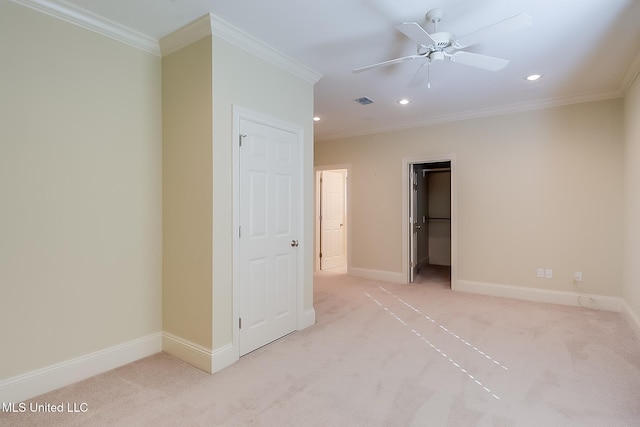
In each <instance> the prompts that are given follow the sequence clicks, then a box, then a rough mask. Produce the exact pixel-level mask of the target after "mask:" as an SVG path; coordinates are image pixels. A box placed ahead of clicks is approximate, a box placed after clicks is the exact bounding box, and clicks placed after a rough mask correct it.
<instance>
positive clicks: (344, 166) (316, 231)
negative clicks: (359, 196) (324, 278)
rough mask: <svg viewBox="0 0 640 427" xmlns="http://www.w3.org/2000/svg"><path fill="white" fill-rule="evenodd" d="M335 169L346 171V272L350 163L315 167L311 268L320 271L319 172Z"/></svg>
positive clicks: (349, 260)
mask: <svg viewBox="0 0 640 427" xmlns="http://www.w3.org/2000/svg"><path fill="white" fill-rule="evenodd" d="M336 169H345V170H346V171H347V188H346V190H347V197H346V200H345V210H346V211H347V217H346V220H347V225H346V227H347V235H346V237H345V238H346V239H347V274H348V273H349V270H350V268H351V227H350V224H351V207H350V204H351V202H350V200H351V179H350V177H351V164H350V163H348V164H338V165H323V166H316V167H315V176H314V182H315V198H314V200H315V207H314V212H315V221H314V236H315V244H314V263H313V269H314V271H320V232H321V230H320V172H322V171H329V170H336Z"/></svg>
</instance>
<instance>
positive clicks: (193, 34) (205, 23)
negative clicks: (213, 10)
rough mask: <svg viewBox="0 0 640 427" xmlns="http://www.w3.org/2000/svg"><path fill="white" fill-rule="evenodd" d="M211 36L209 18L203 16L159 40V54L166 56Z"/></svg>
mask: <svg viewBox="0 0 640 427" xmlns="http://www.w3.org/2000/svg"><path fill="white" fill-rule="evenodd" d="M210 35H211V18H210V16H209V15H203V16H201V17H200V18H198V19H196V20H195V21H193V22H190V23H188V24H187V25H185V26H184V27H181V28H178V29H177V30H175V31H174V32H172V33H171V34H169V35H166V36H164V37H162V38H161V39H160V52H161V54H162V56H166V55H169V54H172V53H173V52H176V51H178V50H180V49H182V48H183V47H187V46H189V45H190V44H192V43H195V42H197V41H198V40H200V39H203V38H205V37H208V36H210Z"/></svg>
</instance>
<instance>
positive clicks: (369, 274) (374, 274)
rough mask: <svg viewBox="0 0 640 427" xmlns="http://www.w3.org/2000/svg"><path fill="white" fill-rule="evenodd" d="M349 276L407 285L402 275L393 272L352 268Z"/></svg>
mask: <svg viewBox="0 0 640 427" xmlns="http://www.w3.org/2000/svg"><path fill="white" fill-rule="evenodd" d="M348 274H349V275H351V276H357V277H363V278H365V279H372V280H381V281H383V282H392V283H406V280H405V278H404V276H403V274H402V273H396V272H393V271H382V270H369V269H366V268H355V267H350V268H349V272H348Z"/></svg>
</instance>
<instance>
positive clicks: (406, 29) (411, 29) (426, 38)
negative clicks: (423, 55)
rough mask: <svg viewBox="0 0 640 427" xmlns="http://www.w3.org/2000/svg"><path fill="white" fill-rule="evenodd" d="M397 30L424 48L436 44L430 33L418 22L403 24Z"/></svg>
mask: <svg viewBox="0 0 640 427" xmlns="http://www.w3.org/2000/svg"><path fill="white" fill-rule="evenodd" d="M396 28H397V29H398V31H400V32H401V33H403V34H404V35H405V36H407V37H409V38H410V39H411V40H413V41H414V42H416V43H417V44H420V45H423V46H429V45H435V44H436V41H435V40H434V39H432V38H431V36H430V35H429V33H427V32H426V31H425V30H424V28H422V27H421V26H420V24H418V23H417V22H403V23H402V24H400V25H398V26H397V27H396Z"/></svg>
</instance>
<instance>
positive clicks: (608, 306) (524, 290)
mask: <svg viewBox="0 0 640 427" xmlns="http://www.w3.org/2000/svg"><path fill="white" fill-rule="evenodd" d="M451 289H453V290H454V291H459V292H469V293H472V294H480V295H489V296H495V297H504V298H514V299H519V300H525V301H535V302H544V303H549V304H559V305H567V306H572V307H581V305H580V301H581V300H582V301H585V305H586V300H585V297H586V295H583V294H579V293H575V292H561V291H550V290H547V289H535V288H528V287H522V286H511V285H498V284H494V283H484V282H473V281H471V280H458V281H456V282H452V284H451ZM589 297H591V298H592V299H593V300H594V301H595V303H596V306H597V307H596V308H597V309H599V310H604V311H615V312H621V311H622V306H623V300H622V298H618V297H608V296H603V295H589Z"/></svg>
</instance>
